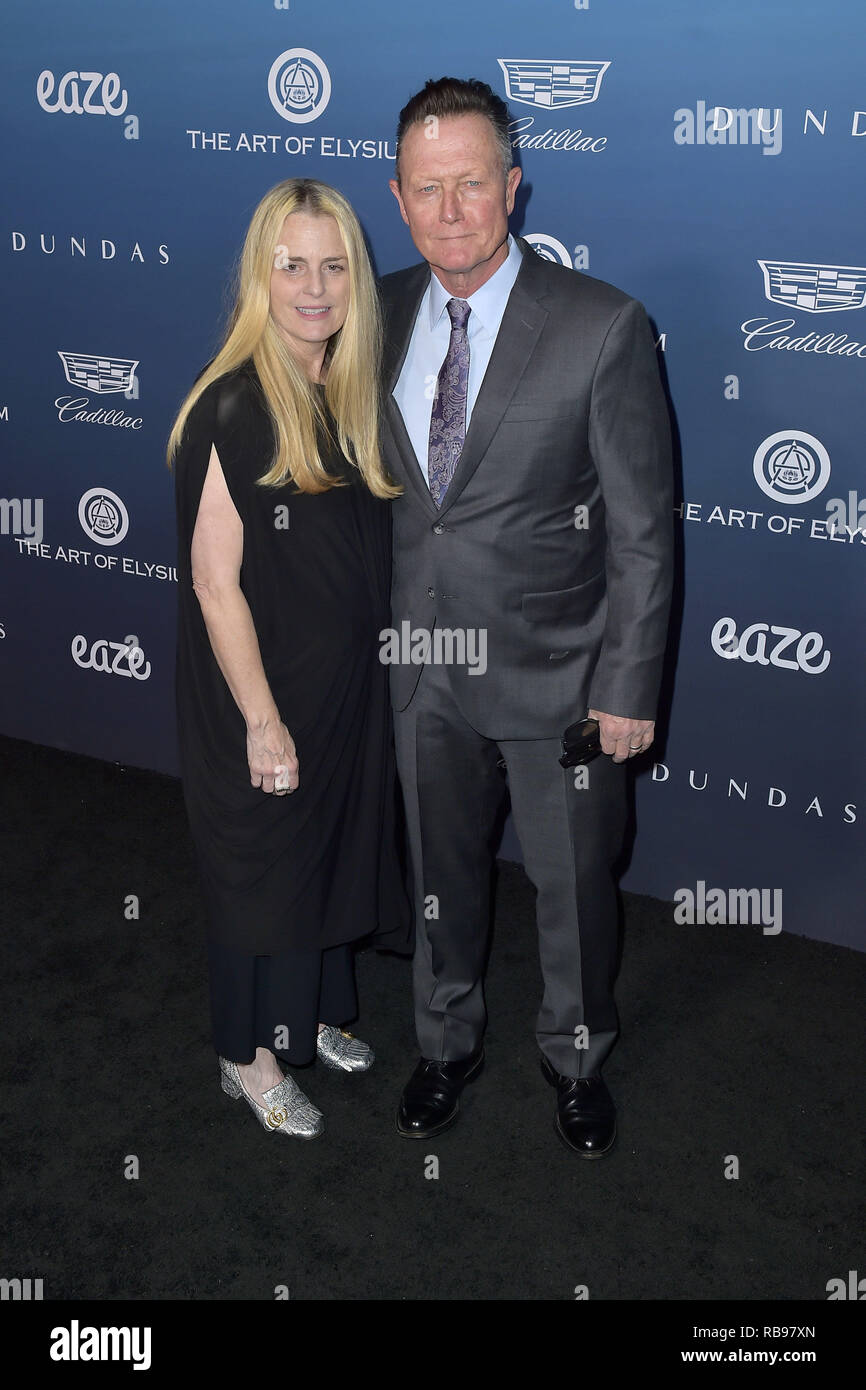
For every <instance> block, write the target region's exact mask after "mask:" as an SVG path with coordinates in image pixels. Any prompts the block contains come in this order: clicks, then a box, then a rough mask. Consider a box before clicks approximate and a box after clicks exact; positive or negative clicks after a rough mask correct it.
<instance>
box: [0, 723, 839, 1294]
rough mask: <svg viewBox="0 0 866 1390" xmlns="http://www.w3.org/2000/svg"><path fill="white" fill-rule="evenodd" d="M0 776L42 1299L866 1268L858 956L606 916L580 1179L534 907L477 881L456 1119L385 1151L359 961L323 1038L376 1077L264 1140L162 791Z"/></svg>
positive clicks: (125, 781)
mask: <svg viewBox="0 0 866 1390" xmlns="http://www.w3.org/2000/svg"><path fill="white" fill-rule="evenodd" d="M0 758H2V768H3V771H2V778H0V787H2V791H0V795H2V803H0V804H2V821H0V843H2V876H0V883H2V893H3V906H2V927H3V946H4V952H3V971H2V1017H3V1028H4V1045H3V1055H4V1061H5V1063H6V1065H5V1067H4V1073H5V1075H4V1119H3V1149H4V1155H5V1157H4V1182H3V1199H2V1200H3V1210H2V1229H3V1232H4V1235H3V1241H2V1269H0V1274H2V1275H3V1276H4V1277H7V1278H11V1277H14V1276H18V1277H21V1278H26V1277H31V1278H41V1279H43V1281H44V1298H45V1299H85V1298H86V1299H145V1298H156V1299H208V1300H212V1299H216V1300H220V1299H266V1300H267V1299H272V1298H273V1297H274V1290H275V1288H277V1286H281V1285H282V1286H286V1288H287V1290H288V1293H289V1296H290V1297H291V1298H292V1299H340V1300H368V1299H407V1300H441V1299H485V1300H501V1299H518V1300H524V1299H545V1300H548V1299H549V1300H572V1299H574V1297H575V1288H576V1287H577V1286H579V1285H586V1286H587V1288H588V1293H589V1297H590V1298H591V1299H639V1300H644V1299H646V1300H649V1299H707V1300H710V1299H713V1300H715V1299H758V1300H765V1299H777V1298H781V1299H806V1300H825V1299H826V1297H827V1294H826V1285H827V1281H828V1280H829V1279H832V1278H836V1277H843V1278H844V1277H847V1274H848V1271H849V1270H851V1269H857V1268H858V1267H861V1272H862V1273H866V1268H862V1267H863V1263H864V1244H863V1211H862V1196H863V1187H862V1183H863V1173H864V1152H863V1149H864V1139H863V1135H864V1101H863V1077H862V1061H863V1056H864V1031H866V1030H864V1009H863V1001H864V984H866V956H864V955H862V954H858V953H856V952H854V951H850V950H846V949H844V948H842V947H834V946H830V945H827V944H823V943H818V942H812V941H808V940H806V939H804V938H799V937H792V936H788V935H786V934H784V933H783V934H782V935H780V936H774V937H767V936H764V935H763V934H762V932H761V930H760V928H759V927H748V926H719V927H710V926H695V927H683V926H677V925H675V924H674V922H673V916H672V908H671V906H670V905H667V904H664V903H660V902H657V901H654V900H652V899H648V898H641V897H635V896H626V899H625V935H624V949H623V964H622V971H621V975H620V982H619V987H618V1001H619V1006H620V1013H621V1018H622V1022H623V1033H622V1037H621V1040H620V1042H619V1044H618V1046H617V1048H616V1050H615V1052H614V1054H613V1057H612V1058H611V1060H610V1062H609V1064H608V1067H607V1069H606V1072H605V1075H606V1078H607V1081H608V1084H609V1086H610V1088H611V1091H612V1093H613V1095H614V1097H615V1098H616V1100H617V1103H618V1106H619V1111H620V1137H619V1142H618V1147H617V1148H616V1150H615V1151H614V1152H613V1154H611V1155H610V1156H609V1157H607V1158H605V1159H603V1160H600V1161H598V1162H595V1163H588V1162H586V1161H582V1160H580V1159H579V1158H577V1157H576V1156H574V1155H572V1154H571V1153H570V1152H569V1151H568V1150H567V1149H565V1148H564V1146H563V1145H562V1144H561V1143H560V1141H559V1140H558V1139H557V1137H556V1135H555V1134H554V1132H553V1127H552V1116H553V1092H552V1091H551V1090H550V1089H549V1087H548V1086H547V1085H546V1084H545V1082H544V1080H543V1079H542V1077H541V1074H540V1071H539V1067H538V1053H537V1049H536V1046H535V1042H534V1037H533V1027H534V1017H535V1013H536V1009H537V1006H538V1000H539V997H540V989H541V985H540V976H539V970H538V964H537V958H536V947H535V939H534V937H535V932H534V918H533V896H534V895H533V890H532V888H531V885H530V884H529V882H528V880H527V879H526V877H525V875H524V873H523V871H522V869H521V868H520V867H519V866H517V865H514V864H509V863H506V862H501V863H500V873H499V881H498V890H497V911H496V928H495V936H494V944H493V952H492V959H491V964H490V970H489V976H488V991H487V994H488V1007H489V1013H490V1025H489V1030H488V1035H487V1067H486V1071H485V1073H484V1075H483V1076H482V1077H481V1078H480V1079H479V1081H478V1082H477V1083H476V1084H475V1085H474V1086H472V1087H470V1088H469V1089H468V1090H467V1091H466V1092H465V1095H464V1101H463V1111H462V1115H461V1118H460V1120H459V1122H458V1124H457V1125H456V1127H455V1128H454V1129H452V1130H451V1131H449V1132H448V1133H446V1134H443V1135H441V1136H440V1137H438V1138H437V1139H435V1140H432V1141H430V1142H429V1143H428V1144H424V1143H414V1142H407V1141H405V1140H403V1139H400V1138H399V1137H398V1136H397V1134H396V1133H395V1130H394V1111H395V1107H396V1104H397V1099H398V1096H399V1093H400V1090H401V1088H402V1085H403V1083H404V1081H405V1079H406V1078H407V1076H408V1074H409V1072H410V1071H411V1069H412V1067H413V1066H414V1062H415V1040H414V1032H413V1028H412V1021H411V1008H410V980H409V975H410V967H409V962H408V961H407V960H404V959H402V958H399V957H395V956H386V955H380V954H376V953H374V952H370V951H367V952H363V953H361V955H360V956H359V959H358V980H359V990H360V997H361V1009H362V1013H361V1017H360V1018H359V1019H358V1021H357V1023H356V1024H353V1025H352V1028H353V1031H354V1032H356V1033H357V1034H358V1035H359V1036H360V1037H362V1038H365V1039H366V1040H368V1041H370V1042H371V1043H373V1045H374V1046H375V1048H376V1052H377V1057H378V1060H377V1063H376V1066H375V1067H374V1069H373V1071H372V1072H370V1073H369V1074H368V1075H362V1076H357V1077H352V1076H344V1075H342V1074H335V1073H332V1072H328V1071H324V1070H322V1069H321V1068H310V1069H306V1070H302V1071H296V1072H295V1075H296V1078H297V1080H298V1081H299V1083H300V1084H301V1086H302V1088H304V1089H305V1090H306V1091H307V1092H308V1094H309V1095H310V1097H311V1099H313V1100H314V1101H315V1103H316V1104H317V1105H318V1106H319V1108H320V1109H321V1110H322V1111H323V1112H324V1114H325V1121H326V1126H327V1128H326V1132H325V1134H324V1135H323V1136H322V1137H321V1138H320V1139H317V1140H315V1141H313V1142H311V1143H306V1144H305V1143H302V1142H300V1141H297V1140H287V1139H285V1138H281V1137H279V1136H277V1135H269V1134H266V1133H265V1131H264V1130H262V1129H261V1128H260V1127H259V1126H258V1124H257V1123H256V1122H255V1120H254V1119H253V1117H252V1115H251V1114H250V1112H249V1110H248V1109H247V1108H246V1106H245V1105H243V1104H242V1103H241V1102H234V1101H231V1100H229V1099H228V1098H227V1097H226V1096H224V1095H223V1094H222V1092H221V1090H220V1088H219V1082H218V1074H217V1065H216V1059H215V1056H214V1054H213V1052H212V1050H211V1047H210V1042H209V1033H208V1012H207V992H206V976H205V955H204V944H203V927H202V919H201V911H200V906H199V901H198V884H197V879H196V877H195V872H194V867H193V862H192V857H191V846H190V842H189V838H188V833H187V828H186V821H185V816H184V810H183V804H182V800H181V793H180V786H179V784H178V783H177V782H176V781H174V780H172V779H171V778H168V777H163V776H159V775H156V774H151V773H145V772H141V771H137V770H132V769H124V768H122V767H118V766H116V765H113V764H107V763H102V762H99V761H96V760H93V759H89V758H84V757H79V756H77V755H74V754H69V753H64V752H58V751H56V750H52V749H46V748H42V747H37V746H36V745H32V744H27V743H22V742H18V741H15V740H11V739H0ZM816 871H817V872H820V868H819V867H818V868H816ZM132 894H134V895H136V896H137V897H138V899H139V901H140V915H139V918H138V920H129V919H128V918H127V917H126V916H125V915H124V909H125V900H126V899H127V897H128V895H132ZM431 1155H434V1156H435V1157H436V1158H437V1159H438V1171H439V1176H438V1178H431V1177H426V1176H425V1168H426V1169H427V1170H430V1169H431V1168H432V1167H433V1165H432V1164H431V1163H430V1162H429V1157H430V1156H431ZM729 1155H733V1156H736V1158H737V1159H738V1161H739V1177H738V1178H737V1179H726V1177H725V1175H724V1174H725V1160H726V1156H729ZM130 1156H134V1157H135V1158H136V1159H137V1160H138V1171H139V1176H138V1177H137V1178H132V1179H130V1178H127V1177H125V1176H124V1172H125V1168H131V1167H132V1165H131V1164H130ZM801 1320H802V1319H801Z"/></svg>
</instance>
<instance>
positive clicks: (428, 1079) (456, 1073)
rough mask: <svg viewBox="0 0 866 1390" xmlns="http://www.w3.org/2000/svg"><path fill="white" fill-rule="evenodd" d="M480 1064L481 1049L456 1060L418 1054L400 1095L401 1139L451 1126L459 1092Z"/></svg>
mask: <svg viewBox="0 0 866 1390" xmlns="http://www.w3.org/2000/svg"><path fill="white" fill-rule="evenodd" d="M483 1063H484V1049H483V1048H481V1049H480V1050H479V1051H478V1052H475V1053H473V1055H472V1056H471V1057H463V1058H461V1059H460V1061H459V1062H436V1061H431V1060H429V1059H428V1058H426V1057H422V1058H421V1061H420V1062H419V1063H418V1065H417V1067H416V1068H415V1070H414V1071H413V1073H412V1075H411V1076H410V1078H409V1080H408V1082H407V1083H406V1088H405V1090H404V1091H403V1094H402V1096H401V1097H400V1104H399V1106H398V1107H397V1133H398V1134H402V1135H403V1138H404V1139H430V1138H431V1137H432V1136H433V1135H434V1134H441V1133H442V1131H443V1129H448V1128H449V1126H450V1125H453V1123H454V1121H455V1120H456V1119H457V1114H458V1111H459V1110H460V1092H461V1091H462V1090H463V1087H464V1086H465V1085H466V1083H467V1082H468V1081H474V1080H475V1078H476V1076H478V1074H479V1072H480V1071H481V1067H482V1065H483Z"/></svg>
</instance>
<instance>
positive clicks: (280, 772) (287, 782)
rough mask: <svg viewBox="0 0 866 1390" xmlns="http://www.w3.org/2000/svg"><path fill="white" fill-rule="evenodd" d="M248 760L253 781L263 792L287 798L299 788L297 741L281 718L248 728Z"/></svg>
mask: <svg viewBox="0 0 866 1390" xmlns="http://www.w3.org/2000/svg"><path fill="white" fill-rule="evenodd" d="M247 761H248V763H249V765H250V781H251V782H252V784H253V786H254V787H261V789H262V791H263V792H273V793H274V794H275V795H276V796H285V795H286V793H287V792H293V791H295V789H296V788H297V786H298V782H299V781H300V775H299V766H298V757H297V753H296V752H295V741H294V739H293V738H292V736H291V734H290V733H289V731H288V729H287V728H286V726H285V724H283V723H282V722H281V721H279V720H278V719H274V720H268V721H267V723H266V724H264V725H263V726H262V727H260V728H254V729H250V728H248V729H247Z"/></svg>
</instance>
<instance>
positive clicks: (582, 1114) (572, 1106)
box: [541, 1057, 616, 1158]
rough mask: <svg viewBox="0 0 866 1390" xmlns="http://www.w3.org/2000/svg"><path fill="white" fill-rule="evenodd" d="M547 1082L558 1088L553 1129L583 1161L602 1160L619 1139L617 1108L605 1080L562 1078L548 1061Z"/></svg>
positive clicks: (543, 1067)
mask: <svg viewBox="0 0 866 1390" xmlns="http://www.w3.org/2000/svg"><path fill="white" fill-rule="evenodd" d="M541 1070H542V1073H543V1075H544V1077H545V1080H547V1081H549V1082H550V1084H551V1086H555V1087H556V1115H555V1116H554V1120H553V1127H554V1129H555V1130H556V1132H557V1134H558V1135H559V1137H560V1139H561V1140H562V1141H563V1143H564V1144H567V1145H568V1147H569V1148H570V1149H573V1150H574V1152H575V1153H576V1154H580V1157H581V1158H601V1157H602V1155H603V1154H606V1153H609V1152H610V1150H611V1149H612V1148H613V1145H614V1141H615V1139H616V1106H615V1105H614V1103H613V1099H612V1098H611V1094H610V1091H609V1090H608V1089H607V1086H606V1085H605V1083H604V1081H603V1079H602V1077H600V1076H581V1077H575V1076H562V1075H561V1074H560V1073H559V1072H558V1071H555V1070H554V1068H553V1067H552V1066H551V1064H550V1062H548V1060H547V1058H546V1057H542V1059H541Z"/></svg>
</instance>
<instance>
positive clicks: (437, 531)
mask: <svg viewBox="0 0 866 1390" xmlns="http://www.w3.org/2000/svg"><path fill="white" fill-rule="evenodd" d="M444 530H445V527H444V526H443V525H442V522H441V521H437V522H436V525H435V526H434V527H433V535H434V536H441V535H442V532H443V531H444Z"/></svg>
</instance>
